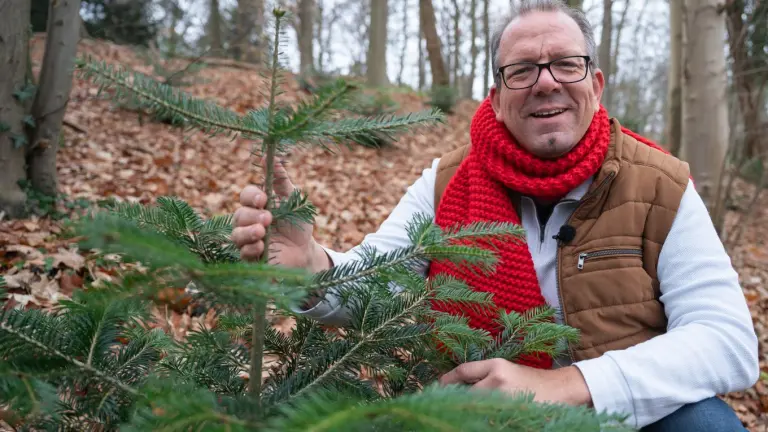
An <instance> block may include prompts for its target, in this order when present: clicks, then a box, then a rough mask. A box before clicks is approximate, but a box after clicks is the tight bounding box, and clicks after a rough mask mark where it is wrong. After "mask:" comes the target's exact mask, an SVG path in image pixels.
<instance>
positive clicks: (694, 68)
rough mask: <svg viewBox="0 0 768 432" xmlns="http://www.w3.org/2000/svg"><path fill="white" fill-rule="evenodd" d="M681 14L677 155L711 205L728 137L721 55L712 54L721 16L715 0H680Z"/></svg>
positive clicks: (719, 52) (719, 38)
mask: <svg viewBox="0 0 768 432" xmlns="http://www.w3.org/2000/svg"><path fill="white" fill-rule="evenodd" d="M685 9H686V12H685V30H686V33H687V35H688V36H687V37H686V39H685V49H684V58H685V69H684V73H683V74H684V75H683V76H684V77H685V78H684V79H685V81H684V85H683V156H684V158H685V160H687V161H688V162H689V163H690V165H691V176H692V177H693V178H694V179H695V180H696V190H697V191H698V192H699V194H700V195H701V197H702V199H703V200H704V202H705V203H707V205H712V204H713V203H714V201H713V199H714V196H715V193H716V190H717V188H718V184H719V183H720V170H721V166H722V163H723V158H724V157H725V152H726V149H727V147H728V136H729V122H728V104H727V96H726V90H727V83H726V63H725V51H724V50H721V49H712V47H718V46H721V42H722V39H723V35H724V34H725V14H724V13H723V12H721V9H720V8H718V2H717V1H716V0H686V1H685Z"/></svg>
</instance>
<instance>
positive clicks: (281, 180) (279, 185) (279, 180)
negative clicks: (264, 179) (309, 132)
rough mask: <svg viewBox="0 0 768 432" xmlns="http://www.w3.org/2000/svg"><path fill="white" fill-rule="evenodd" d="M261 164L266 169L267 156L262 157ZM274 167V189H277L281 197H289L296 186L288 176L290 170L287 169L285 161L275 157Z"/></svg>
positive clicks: (276, 191)
mask: <svg viewBox="0 0 768 432" xmlns="http://www.w3.org/2000/svg"><path fill="white" fill-rule="evenodd" d="M261 165H262V166H263V167H264V169H265V170H266V168H267V158H266V157H263V158H262V159H261ZM273 167H274V168H273V171H272V172H273V173H274V183H272V189H273V190H274V191H275V194H276V195H277V196H279V197H287V196H289V195H291V192H293V190H294V189H295V188H296V187H295V186H294V185H293V183H292V182H291V178H290V177H289V176H288V171H286V169H285V165H284V162H283V161H281V160H278V159H275V163H274V165H273Z"/></svg>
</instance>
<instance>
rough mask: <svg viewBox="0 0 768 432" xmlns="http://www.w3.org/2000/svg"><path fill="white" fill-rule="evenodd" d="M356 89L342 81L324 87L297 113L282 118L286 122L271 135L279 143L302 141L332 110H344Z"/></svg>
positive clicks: (297, 110)
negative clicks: (309, 130)
mask: <svg viewBox="0 0 768 432" xmlns="http://www.w3.org/2000/svg"><path fill="white" fill-rule="evenodd" d="M354 89H355V87H354V86H352V85H351V84H348V83H346V82H344V81H343V80H341V79H338V80H336V81H334V82H333V83H332V84H330V85H327V86H324V87H323V88H321V89H320V90H319V91H317V92H316V93H315V95H314V97H313V99H312V100H311V101H309V102H306V101H304V102H302V103H301V104H300V105H299V106H298V108H297V109H296V110H295V111H294V110H291V111H288V112H285V113H284V115H283V116H280V119H285V120H283V121H280V122H278V123H277V124H276V125H275V127H274V128H273V129H270V134H271V135H273V136H275V137H276V138H277V140H278V141H282V140H291V141H297V140H300V139H302V138H303V137H304V135H305V133H306V131H307V129H309V128H312V127H313V126H314V123H313V122H316V121H317V120H319V119H321V118H323V117H324V116H325V115H326V114H327V113H328V111H330V110H333V109H339V108H342V105H343V102H345V101H346V96H347V95H348V94H349V93H350V92H351V91H352V90H354Z"/></svg>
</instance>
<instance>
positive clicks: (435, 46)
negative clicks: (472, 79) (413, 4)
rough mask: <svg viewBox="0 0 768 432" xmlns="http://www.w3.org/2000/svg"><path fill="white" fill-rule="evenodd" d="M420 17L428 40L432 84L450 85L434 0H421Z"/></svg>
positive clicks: (434, 85)
mask: <svg viewBox="0 0 768 432" xmlns="http://www.w3.org/2000/svg"><path fill="white" fill-rule="evenodd" d="M419 19H420V20H421V28H422V30H423V31H424V39H426V41H427V55H428V57H429V67H430V69H431V70H432V86H433V87H436V86H438V87H447V86H448V85H450V79H449V77H448V71H447V70H446V69H445V62H443V53H442V51H441V46H440V38H439V37H438V35H437V26H436V25H435V8H434V7H433V6H432V0H419Z"/></svg>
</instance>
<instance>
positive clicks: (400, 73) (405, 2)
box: [397, 0, 408, 85]
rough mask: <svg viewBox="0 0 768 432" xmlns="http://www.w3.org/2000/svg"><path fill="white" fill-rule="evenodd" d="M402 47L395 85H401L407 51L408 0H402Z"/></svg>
mask: <svg viewBox="0 0 768 432" xmlns="http://www.w3.org/2000/svg"><path fill="white" fill-rule="evenodd" d="M402 19H403V29H402V32H403V49H402V50H400V70H399V71H398V72H397V85H403V73H404V72H405V57H406V54H407V53H408V0H403V16H402Z"/></svg>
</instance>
